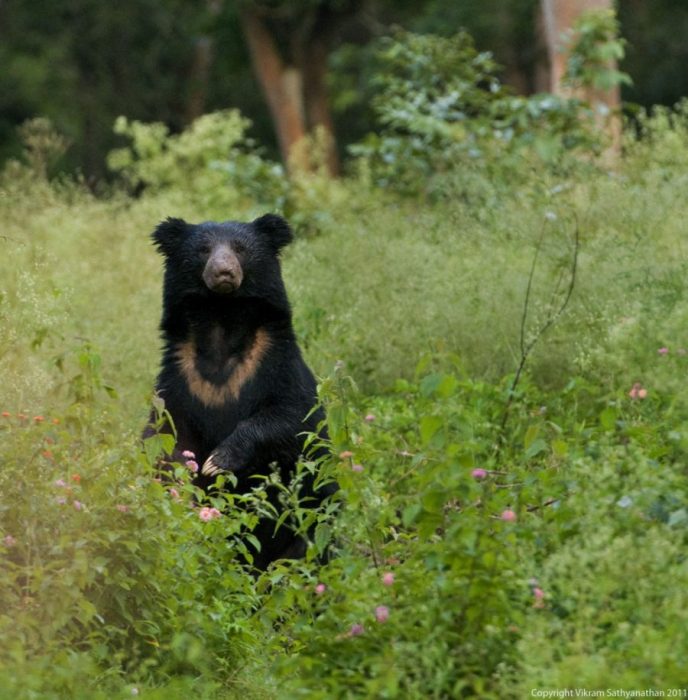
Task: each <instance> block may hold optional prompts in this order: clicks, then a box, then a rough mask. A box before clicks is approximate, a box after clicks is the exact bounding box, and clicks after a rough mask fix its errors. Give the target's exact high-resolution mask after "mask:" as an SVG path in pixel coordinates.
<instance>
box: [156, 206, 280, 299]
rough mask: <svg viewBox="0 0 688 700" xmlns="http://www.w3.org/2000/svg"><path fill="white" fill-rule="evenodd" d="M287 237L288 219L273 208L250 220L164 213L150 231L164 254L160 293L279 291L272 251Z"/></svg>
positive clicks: (258, 293)
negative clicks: (193, 219)
mask: <svg viewBox="0 0 688 700" xmlns="http://www.w3.org/2000/svg"><path fill="white" fill-rule="evenodd" d="M292 237H293V236H292V232H291V229H290V228H289V224H287V222H286V221H285V220H284V219H283V218H282V217H280V216H276V215H274V214H266V215H265V216H261V217H260V218H258V219H256V220H255V221H252V222H250V223H241V222H239V221H224V222H221V223H218V222H215V221H206V222H204V223H201V224H188V223H187V222H186V221H184V220H182V219H172V218H170V219H167V220H166V221H163V222H162V223H161V224H160V225H159V226H158V227H157V228H156V229H155V231H154V232H153V235H152V238H153V242H154V243H155V245H156V246H157V248H158V250H159V251H160V253H162V255H163V256H164V257H165V287H166V293H174V296H176V297H180V296H184V295H202V296H203V295H210V296H213V297H215V296H242V297H243V296H270V295H274V293H275V292H278V295H279V290H280V289H281V288H282V287H283V285H282V278H281V273H280V266H279V257H278V256H279V252H280V250H281V249H282V248H283V247H284V246H285V245H287V243H289V242H290V241H291V240H292ZM279 296H281V295H279Z"/></svg>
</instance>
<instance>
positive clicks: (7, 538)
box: [2, 535, 17, 547]
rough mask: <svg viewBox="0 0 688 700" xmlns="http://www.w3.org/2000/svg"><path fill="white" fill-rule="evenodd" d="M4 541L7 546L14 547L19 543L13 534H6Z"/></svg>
mask: <svg viewBox="0 0 688 700" xmlns="http://www.w3.org/2000/svg"><path fill="white" fill-rule="evenodd" d="M2 541H3V542H4V543H5V547H14V545H15V544H17V540H16V539H15V538H14V537H12V535H5V536H4V537H3V540H2Z"/></svg>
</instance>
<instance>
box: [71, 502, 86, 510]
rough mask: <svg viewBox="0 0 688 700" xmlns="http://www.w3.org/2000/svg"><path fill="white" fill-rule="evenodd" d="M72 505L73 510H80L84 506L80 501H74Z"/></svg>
mask: <svg viewBox="0 0 688 700" xmlns="http://www.w3.org/2000/svg"><path fill="white" fill-rule="evenodd" d="M72 505H73V506H74V510H81V509H82V508H83V507H84V504H83V503H82V502H81V501H74V502H73V503H72Z"/></svg>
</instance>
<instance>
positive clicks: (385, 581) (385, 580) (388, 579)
mask: <svg viewBox="0 0 688 700" xmlns="http://www.w3.org/2000/svg"><path fill="white" fill-rule="evenodd" d="M393 584H394V574H393V573H392V572H391V571H387V572H385V573H384V574H382V585H383V586H391V585H393Z"/></svg>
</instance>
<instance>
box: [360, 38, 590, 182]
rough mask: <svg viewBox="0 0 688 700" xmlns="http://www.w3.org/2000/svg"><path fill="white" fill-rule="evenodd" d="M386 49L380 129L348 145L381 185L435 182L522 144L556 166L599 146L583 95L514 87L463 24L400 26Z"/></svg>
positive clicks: (382, 53)
mask: <svg viewBox="0 0 688 700" xmlns="http://www.w3.org/2000/svg"><path fill="white" fill-rule="evenodd" d="M380 58H381V62H382V66H383V68H382V70H381V71H380V73H379V74H378V76H377V84H378V88H379V90H378V94H377V98H376V100H375V105H374V107H375V110H376V112H377V117H378V121H379V122H380V124H381V125H382V131H381V133H380V134H371V135H370V136H369V137H368V138H367V139H366V140H365V141H364V142H363V143H362V144H359V145H355V146H353V147H352V148H351V150H352V153H354V154H355V155H358V156H359V157H362V158H364V159H365V161H366V162H367V164H368V166H367V167H369V168H371V169H372V174H373V178H374V181H375V182H376V183H377V184H379V185H381V186H383V187H388V188H392V189H395V190H397V191H401V192H406V193H415V192H423V191H428V190H430V191H432V189H433V184H434V180H436V179H437V178H438V176H439V177H440V178H441V177H442V174H443V173H445V172H446V171H452V170H458V169H461V168H466V167H470V168H475V167H484V165H485V163H487V162H490V163H492V164H493V165H494V163H495V161H496V159H499V158H503V157H505V156H508V154H509V153H511V152H513V151H519V150H521V149H523V148H532V149H534V151H535V153H536V154H537V155H538V156H539V157H540V158H541V159H543V160H544V161H545V162H546V163H548V164H550V165H552V166H553V165H556V164H559V162H560V160H561V158H562V157H563V156H564V154H565V152H566V151H572V150H575V149H587V150H590V149H596V148H598V147H599V143H598V141H597V138H598V137H597V136H596V135H595V133H594V132H593V129H592V128H591V122H590V114H589V112H588V111H587V108H586V106H585V105H584V104H583V103H582V102H581V101H580V100H577V99H573V98H572V99H564V98H560V97H557V96H555V95H550V94H547V95H534V96H533V97H529V98H524V97H517V96H513V95H510V94H509V91H508V89H507V88H505V87H504V86H503V85H502V84H501V83H500V82H499V80H498V78H497V70H498V66H497V64H496V63H495V62H494V61H493V59H492V57H491V55H490V54H489V53H487V52H478V51H477V50H476V48H475V46H474V44H473V40H472V39H471V37H470V35H468V34H467V33H466V32H459V33H458V34H456V35H455V36H453V37H451V38H444V37H438V36H434V35H416V34H411V33H407V32H399V33H398V34H397V35H396V36H395V37H394V38H393V39H384V40H382V41H381V48H380ZM507 162H508V158H507Z"/></svg>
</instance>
